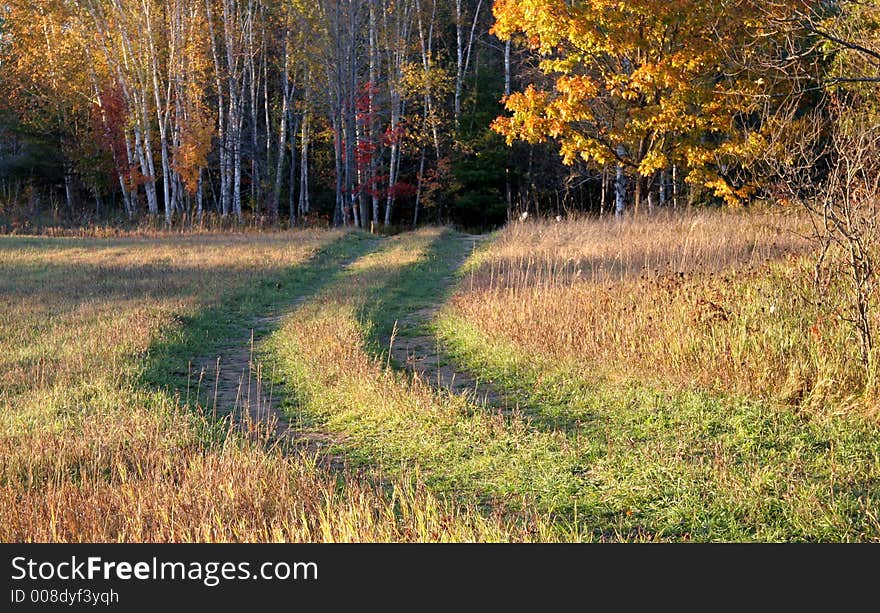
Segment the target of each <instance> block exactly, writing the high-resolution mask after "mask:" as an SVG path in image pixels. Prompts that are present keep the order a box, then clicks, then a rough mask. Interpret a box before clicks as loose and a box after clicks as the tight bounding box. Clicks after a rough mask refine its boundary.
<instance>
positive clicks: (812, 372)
mask: <svg viewBox="0 0 880 613" xmlns="http://www.w3.org/2000/svg"><path fill="white" fill-rule="evenodd" d="M807 232H808V228H807V227H806V225H805V220H803V219H802V218H799V217H797V216H795V215H791V214H788V215H783V214H771V213H767V212H765V213H754V212H751V213H718V212H696V213H689V214H684V215H679V216H668V217H659V218H636V219H627V220H625V221H622V222H617V221H613V220H612V221H604V222H599V221H590V220H583V221H575V222H564V223H552V222H539V223H526V224H516V225H513V226H511V227H509V228H508V229H506V230H504V231H503V232H502V233H501V235H500V237H499V239H498V241H497V242H496V243H495V244H493V245H491V247H490V248H489V249H487V250H485V251H484V252H482V253H479V254H477V255H476V256H475V257H474V258H472V261H471V263H470V267H469V272H470V274H469V275H468V276H467V277H466V278H465V279H464V282H463V284H462V289H461V291H460V292H459V293H458V295H457V296H456V297H455V298H454V300H453V303H452V312H453V313H455V314H456V315H457V316H460V317H461V318H463V319H465V320H467V321H469V322H471V323H472V324H473V325H474V326H476V327H477V328H478V329H479V330H480V332H481V333H483V334H485V335H487V337H489V338H497V339H505V340H511V341H513V342H514V343H515V344H516V345H517V346H519V347H521V348H522V349H523V351H524V352H528V353H534V354H535V355H536V357H543V358H546V359H547V360H549V361H552V362H556V363H563V362H567V363H571V364H572V366H573V368H576V369H577V370H579V371H580V372H590V373H592V374H593V376H594V377H595V378H597V379H601V378H608V379H612V380H627V379H637V380H641V381H643V382H646V383H648V384H651V385H662V386H670V385H671V386H673V387H692V386H696V387H700V388H703V389H712V390H716V391H723V392H728V393H743V394H748V395H757V396H760V397H772V398H776V399H781V400H785V401H787V402H803V401H804V400H806V399H810V400H812V401H813V403H814V404H822V403H824V401H826V400H827V399H828V398H829V397H830V396H833V397H835V398H837V399H840V398H842V397H843V396H847V395H851V394H858V393H860V392H861V390H860V387H859V386H860V373H859V372H858V369H857V368H856V367H855V366H854V365H855V362H852V360H853V359H854V358H855V353H854V351H855V350H856V347H854V346H853V343H852V342H851V334H850V332H849V330H848V329H847V328H846V326H845V325H844V324H843V323H842V322H841V321H840V320H839V319H837V318H834V317H830V316H828V315H827V312H826V310H823V309H822V308H819V303H820V299H819V298H818V296H817V294H816V290H815V288H814V287H812V285H811V283H810V279H811V269H810V266H811V260H810V257H809V256H808V254H809V252H810V243H809V242H808V241H807V240H805V239H804V238H801V235H802V234H805V233H807Z"/></svg>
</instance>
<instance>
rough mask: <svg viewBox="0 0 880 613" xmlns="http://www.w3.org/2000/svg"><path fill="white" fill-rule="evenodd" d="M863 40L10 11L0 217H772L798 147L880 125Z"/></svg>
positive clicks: (857, 25) (67, 2) (753, 31)
mask: <svg viewBox="0 0 880 613" xmlns="http://www.w3.org/2000/svg"><path fill="white" fill-rule="evenodd" d="M878 23H880V14H878V5H877V3H876V1H875V0H869V1H867V2H855V1H848V0H836V1H834V0H822V1H818V0H795V1H793V2H781V1H780V2H775V1H771V2H766V1H763V2H758V1H755V0H723V1H721V2H708V1H706V0H676V1H665V2H661V1H658V0H628V1H627V2H624V3H622V2H612V1H610V0H591V1H566V0H495V2H494V3H492V2H490V1H488V0H313V1H306V0H76V1H74V0H44V1H42V2H39V3H33V2H30V1H27V0H3V1H0V206H3V211H4V213H5V214H6V216H7V217H9V216H10V215H18V216H19V217H21V216H24V217H34V216H39V215H40V214H41V213H45V212H46V210H47V208H52V209H54V210H55V212H56V214H57V213H58V212H59V211H60V212H61V213H62V214H63V215H65V216H66V217H67V218H68V219H70V220H80V221H82V220H86V219H90V220H93V219H116V218H121V219H125V220H131V221H136V220H139V219H142V218H144V217H152V218H156V219H161V220H163V221H164V223H166V224H168V225H171V224H173V223H177V222H184V223H186V222H196V221H200V220H202V219H203V218H204V217H205V216H208V215H210V216H216V217H218V218H221V219H229V220H233V221H237V222H242V221H245V220H246V219H249V220H256V221H259V222H265V223H270V224H273V223H279V222H283V223H287V224H290V225H293V224H296V223H298V222H302V221H315V220H318V219H319V218H323V219H324V220H325V221H326V222H327V223H331V224H334V225H354V226H358V227H364V228H369V227H375V226H381V225H392V224H417V223H419V222H420V221H441V222H445V221H456V222H458V223H460V224H463V225H472V226H487V225H494V224H497V223H501V222H503V221H504V220H505V219H507V218H509V217H510V216H511V214H512V213H513V212H514V211H518V210H530V209H536V210H537V212H539V213H540V212H549V211H553V212H555V213H559V212H561V211H563V210H571V209H577V210H593V211H598V212H600V213H605V212H616V213H618V214H621V213H623V211H624V210H626V209H627V208H634V209H636V210H641V209H653V208H655V207H672V206H686V205H688V204H694V203H706V202H725V203H728V204H742V203H748V202H750V201H752V200H754V199H755V198H778V197H780V193H779V191H780V189H782V187H780V186H783V187H784V186H785V184H786V182H785V181H784V180H783V179H784V178H785V177H786V176H790V173H789V174H788V175H786V173H785V172H784V171H783V170H784V169H783V167H786V168H789V167H790V166H791V164H790V162H792V160H790V159H787V158H790V157H791V153H792V151H794V150H797V147H794V148H793V147H792V143H791V142H790V141H792V139H796V138H799V137H803V136H804V128H806V127H812V128H815V127H816V126H817V125H820V126H824V127H825V128H827V129H828V130H831V126H832V125H841V124H840V121H839V117H840V116H842V115H844V114H846V115H847V116H849V117H851V118H852V117H855V119H851V122H852V121H856V122H865V121H867V122H870V121H873V119H874V117H875V115H876V113H875V107H876V104H875V101H876V90H875V86H876V83H877V82H880V74H878V73H877V70H876V69H877V68H878V63H880V62H878V60H880V52H878V49H880V47H878V45H877V44H876V36H877V27H878ZM844 111H845V113H844ZM813 134H814V135H816V134H817V133H816V132H815V130H814V132H813ZM830 134H831V133H830V132H829V131H827V130H826V131H824V132H823V131H820V132H819V133H818V140H817V139H814V141H813V142H812V145H811V150H812V152H813V153H815V152H816V151H818V150H819V149H821V142H822V141H823V140H824V141H827V140H828V139H829V138H830ZM801 141H803V138H801ZM802 149H803V147H801V150H802ZM814 157H815V159H813V162H814V163H812V164H810V167H811V169H812V171H813V173H814V175H815V176H814V178H816V179H817V181H818V180H820V179H821V176H819V175H821V174H822V172H823V168H824V169H826V170H827V168H829V167H830V164H831V162H830V161H829V159H830V158H829V157H828V156H827V155H819V156H814ZM786 164H788V166H786ZM789 183H790V182H789ZM783 191H784V190H783Z"/></svg>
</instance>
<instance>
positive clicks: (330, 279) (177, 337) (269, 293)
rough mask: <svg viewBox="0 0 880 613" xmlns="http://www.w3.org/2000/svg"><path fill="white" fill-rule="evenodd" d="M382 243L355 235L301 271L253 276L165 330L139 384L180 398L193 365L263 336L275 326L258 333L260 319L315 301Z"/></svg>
mask: <svg viewBox="0 0 880 613" xmlns="http://www.w3.org/2000/svg"><path fill="white" fill-rule="evenodd" d="M378 244H379V243H378V241H377V240H376V239H374V238H373V237H371V236H370V235H368V234H365V233H362V232H351V233H348V234H345V235H343V236H342V237H340V238H339V239H337V240H335V241H333V242H332V243H330V244H329V245H326V246H324V247H322V248H321V249H320V250H319V251H318V252H317V253H315V255H313V256H312V257H311V258H310V259H309V260H308V261H306V262H303V263H302V264H300V265H298V266H292V267H289V268H286V269H284V270H281V271H279V272H273V273H270V274H262V275H261V274H260V273H259V271H255V272H254V276H253V277H252V278H251V279H249V280H248V281H247V282H246V283H242V284H240V285H239V286H237V287H234V288H232V289H231V290H229V291H228V292H227V293H226V294H225V295H223V296H220V297H218V299H217V300H216V301H215V302H214V304H213V305H211V306H207V307H205V308H203V309H202V310H200V311H198V312H197V313H196V314H195V315H193V316H189V317H183V318H180V320H179V325H178V326H176V327H175V328H173V329H170V330H166V331H165V332H164V334H163V335H162V336H161V337H160V338H159V339H158V340H156V341H155V342H154V343H153V344H152V345H151V346H150V348H149V349H148V351H147V360H146V365H145V367H144V370H143V373H142V375H141V377H140V383H141V384H142V385H143V386H146V387H149V388H157V387H158V388H160V389H162V390H164V391H165V392H166V393H176V394H178V395H179V393H180V390H182V389H184V388H185V387H186V386H187V384H188V381H187V377H188V374H189V373H188V366H189V364H190V362H191V360H193V359H194V358H196V357H198V356H204V355H207V354H210V353H211V352H213V351H216V350H218V349H220V348H222V347H224V346H227V345H228V344H229V343H230V342H232V341H235V340H238V339H241V338H242V337H243V336H244V335H245V334H246V333H247V332H248V331H249V330H251V329H254V333H255V335H256V336H258V337H261V336H265V335H266V334H268V333H269V332H271V331H272V327H273V326H272V325H270V324H265V323H263V324H262V327H261V328H259V327H257V328H255V319H256V318H258V317H261V318H265V317H267V316H272V315H278V314H280V313H281V312H283V311H284V310H285V307H289V306H290V305H292V304H294V303H295V302H296V301H298V300H301V299H303V298H309V297H311V296H314V295H315V294H316V293H318V292H320V291H321V290H322V289H323V288H324V287H326V286H328V285H330V284H332V283H334V282H335V281H336V279H337V277H338V276H339V275H340V274H341V273H342V272H343V267H344V265H345V264H347V263H349V262H350V261H351V260H353V259H356V258H359V257H362V256H363V255H366V254H367V253H369V252H370V251H372V250H373V249H375V248H376V246H377V245H378ZM261 321H265V319H263V320H261Z"/></svg>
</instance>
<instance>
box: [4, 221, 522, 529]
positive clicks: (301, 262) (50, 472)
mask: <svg viewBox="0 0 880 613" xmlns="http://www.w3.org/2000/svg"><path fill="white" fill-rule="evenodd" d="M339 238H340V235H339V234H338V233H318V232H297V233H294V234H252V235H249V236H242V235H214V236H211V235H204V236H186V237H170V236H166V237H164V238H159V239H149V240H148V239H147V238H138V237H129V238H125V239H116V240H109V241H108V240H75V239H50V238H18V237H16V238H3V239H0V344H2V347H3V352H2V355H0V540H2V541H5V542H9V541H282V540H284V541H288V540H293V541H324V540H327V541H337V540H341V541H359V540H381V541H386V540H387V541H393V540H506V539H510V538H517V537H516V533H515V532H513V531H512V530H511V529H510V528H509V527H508V526H507V524H506V523H505V522H504V520H502V519H501V518H498V517H484V516H482V515H480V514H478V513H476V512H475V511H473V510H468V509H461V508H457V507H453V506H451V505H449V504H447V503H444V502H441V501H439V500H438V499H437V498H435V497H434V496H432V495H431V494H430V493H429V492H428V491H427V490H426V489H425V488H424V486H422V485H421V484H420V480H419V478H418V476H417V475H412V474H407V475H402V476H401V477H400V478H399V479H397V480H395V481H394V482H393V483H383V484H381V485H380V484H378V482H377V481H375V480H373V479H369V478H368V475H340V474H336V473H333V472H328V470H326V469H322V468H319V467H317V466H316V465H315V464H314V462H312V461H311V460H310V459H308V458H302V457H298V456H292V457H286V456H284V455H282V454H281V452H280V451H279V450H277V449H266V448H264V447H263V446H261V445H259V444H257V443H254V442H249V441H244V440H242V439H241V438H240V437H238V436H236V435H235V434H234V433H228V434H227V436H226V437H225V438H224V437H222V436H221V437H220V438H219V439H218V437H217V428H216V427H212V426H211V424H209V423H208V422H206V421H205V420H204V419H202V418H200V417H198V416H196V415H193V414H191V413H189V412H186V411H184V410H183V409H181V408H180V406H179V404H178V401H177V399H175V398H173V397H172V396H170V395H169V394H167V393H165V392H161V391H158V390H154V389H153V390H151V389H149V388H145V387H144V386H143V385H142V384H141V383H140V381H141V379H140V373H141V372H142V370H143V367H144V364H145V360H146V359H147V358H148V352H149V351H151V348H152V347H154V346H155V343H156V342H157V340H158V339H160V338H161V337H163V335H166V334H168V332H169V331H173V330H180V329H182V328H183V323H182V322H183V321H184V318H187V317H190V316H194V315H195V314H197V313H199V312H200V310H202V309H204V308H205V307H208V306H214V305H216V304H217V303H218V302H220V300H221V298H222V297H223V296H226V295H229V294H230V293H232V292H235V291H236V289H237V288H240V287H242V286H246V285H248V284H252V283H253V282H254V281H256V280H258V279H259V278H261V276H266V275H269V274H271V273H273V272H275V271H280V270H282V269H285V268H287V267H291V266H305V265H306V264H305V262H306V260H307V258H308V257H309V256H311V255H312V254H313V253H315V251H316V250H317V249H319V248H320V247H322V246H324V245H326V244H328V243H329V242H331V241H334V240H337V239H339ZM230 316H231V315H230ZM179 368H180V369H183V370H185V369H186V364H180V365H179ZM525 536H528V535H525Z"/></svg>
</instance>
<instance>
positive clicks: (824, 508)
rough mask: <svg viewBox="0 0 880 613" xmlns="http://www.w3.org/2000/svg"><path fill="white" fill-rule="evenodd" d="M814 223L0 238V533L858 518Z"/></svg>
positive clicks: (782, 534) (870, 489)
mask: <svg viewBox="0 0 880 613" xmlns="http://www.w3.org/2000/svg"><path fill="white" fill-rule="evenodd" d="M809 230H810V228H809V224H808V223H807V220H805V219H804V218H803V217H801V216H798V215H796V214H792V213H790V212H785V211H778V210H774V211H760V210H758V211H726V212H720V211H712V210H701V211H691V212H686V213H677V214H668V215H654V216H642V217H639V216H634V217H627V218H625V219H623V220H614V219H607V220H598V219H592V218H583V219H566V220H561V221H553V220H537V221H532V220H529V221H526V222H521V223H512V224H510V225H508V226H507V227H506V228H505V229H503V230H500V231H498V232H496V233H494V234H491V235H486V236H471V235H466V234H461V233H459V232H456V231H454V230H452V229H450V228H440V227H435V228H425V229H421V230H418V231H414V232H406V233H401V234H397V235H394V236H387V237H377V236H374V235H371V234H368V233H365V232H361V231H341V230H340V231H337V230H332V231H331V230H301V231H291V232H265V233H262V232H248V233H223V232H215V233H200V234H163V233H155V234H152V235H150V236H139V235H137V234H136V233H135V234H133V235H130V236H126V235H121V236H108V237H96V236H91V237H87V236H86V237H46V236H39V237H38V236H4V237H0V346H2V348H3V351H2V353H0V433H2V435H0V540H2V541H4V542H11V541H65V542H71V541H73V542H78V541H88V542H94V541H137V542H140V541H149V542H192V541H211V542H215V541H236V542H237V541H248V542H256V541H429V542H433V541H480V542H484V541H544V542H546V541H878V540H880V518H878V514H880V511H878V508H880V412H878V409H877V406H878V405H877V401H876V392H875V390H874V386H873V385H872V383H871V381H872V377H871V376H868V377H865V376H864V373H863V372H861V371H860V368H861V366H860V364H859V359H858V358H859V356H858V347H857V343H856V340H855V338H854V336H853V332H852V330H851V327H850V326H848V324H847V323H846V322H845V321H844V320H843V319H842V318H841V317H840V316H839V313H838V311H835V308H834V305H835V304H836V302H835V300H836V297H835V292H843V291H844V288H838V287H836V286H833V285H832V286H830V287H825V288H824V289H822V291H820V288H818V287H817V286H816V284H815V283H813V274H812V272H813V270H814V268H815V261H816V253H815V247H814V245H813V243H812V242H811V241H809V240H808V239H807V238H805V236H806V235H808V233H809ZM837 298H839V296H838V297H837ZM403 344H406V346H407V347H408V348H411V349H407V351H408V352H410V351H411V352H412V353H413V355H411V356H410V355H408V356H407V358H408V359H406V360H402V359H401V358H400V356H401V352H400V351H399V348H400V347H401V346H403ZM396 348H397V349H398V350H397V351H396V350H395V349H396ZM419 353H421V354H422V355H421V356H420V355H418V354H419ZM232 354H235V355H239V356H244V357H243V358H242V359H243V360H244V367H243V370H242V371H241V373H240V375H239V374H238V373H235V375H236V376H238V377H239V388H238V390H237V392H236V390H235V389H234V387H235V386H234V385H232V386H231V387H230V386H229V385H228V384H227V383H228V380H229V377H228V376H227V378H226V379H224V381H227V383H224V384H222V385H221V375H220V373H219V371H220V368H221V366H220V365H221V363H234V362H230V359H229V358H230V355H232ZM410 357H412V358H414V359H415V358H421V363H422V364H423V367H421V368H420V369H418V370H416V369H413V368H412V367H411V365H410V364H409V362H410V360H409V358H410ZM218 360H226V362H222V361H218ZM215 361H216V363H217V369H216V372H215V371H214V370H212V368H210V367H208V368H206V367H205V366H204V365H205V364H213V363H215ZM448 372H452V373H454V377H458V378H459V383H460V384H458V385H455V384H447V383H446V382H445V380H444V376H445V375H444V373H448ZM252 379H253V380H255V381H256V389H257V390H260V391H261V392H262V393H264V394H265V395H266V398H270V400H268V401H266V402H265V406H264V407H263V408H260V407H261V406H262V405H260V404H259V403H260V400H259V393H258V398H257V400H256V402H257V404H258V408H260V410H259V411H250V412H249V411H248V410H246V408H247V405H249V404H250V403H251V399H250V390H251V389H252ZM232 380H233V382H234V380H235V379H234V378H233V379H232ZM461 382H465V383H463V384H462V383H461ZM244 389H246V390H247V394H246V396H247V397H245V394H244V393H242V390H244ZM243 407H244V408H243ZM260 411H262V413H261V412H260ZM261 415H262V418H261V417H260V416H261ZM263 418H264V419H265V421H266V423H261V421H260V420H261V419H263ZM279 424H281V425H282V426H283V428H282V427H276V426H278V425H279ZM282 430H283V432H281V431H282ZM279 432H281V435H279V434H278V433H279Z"/></svg>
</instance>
